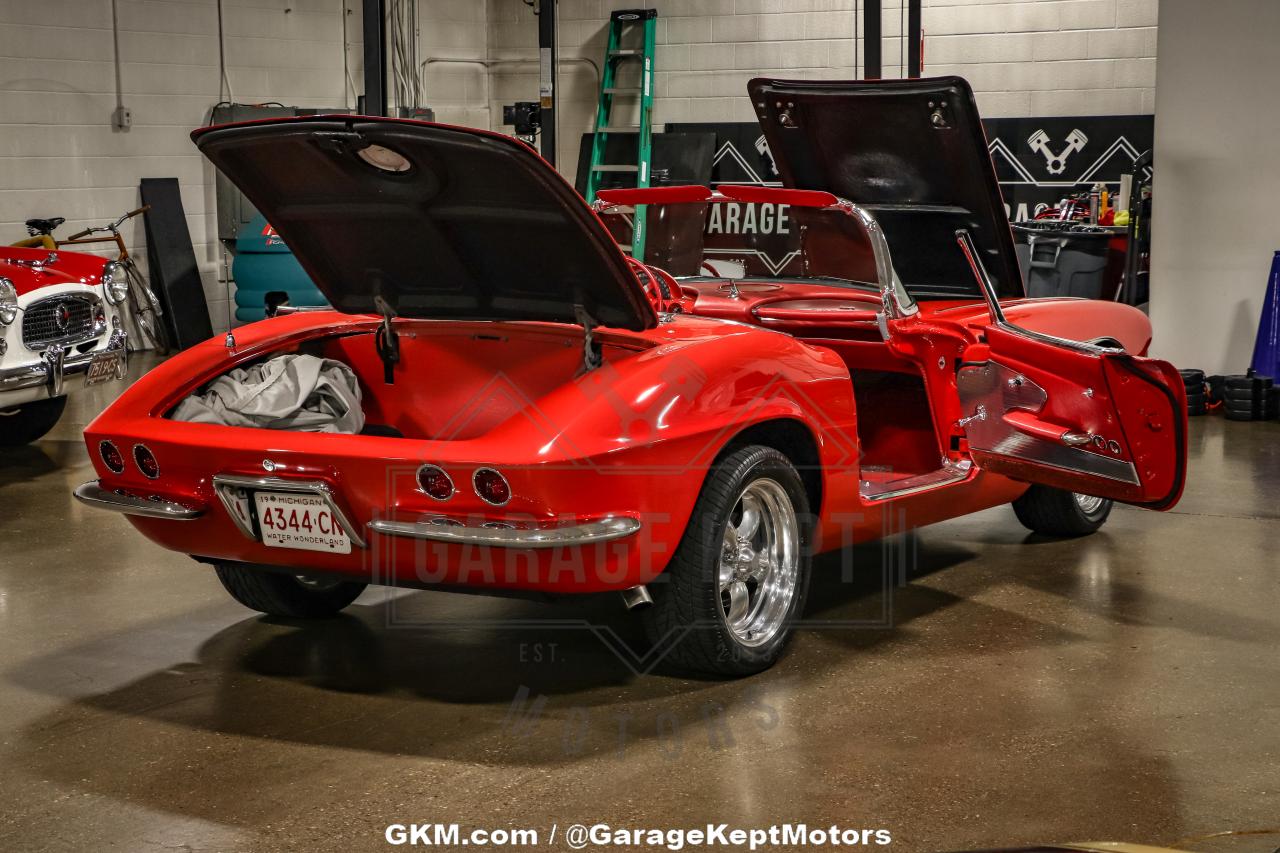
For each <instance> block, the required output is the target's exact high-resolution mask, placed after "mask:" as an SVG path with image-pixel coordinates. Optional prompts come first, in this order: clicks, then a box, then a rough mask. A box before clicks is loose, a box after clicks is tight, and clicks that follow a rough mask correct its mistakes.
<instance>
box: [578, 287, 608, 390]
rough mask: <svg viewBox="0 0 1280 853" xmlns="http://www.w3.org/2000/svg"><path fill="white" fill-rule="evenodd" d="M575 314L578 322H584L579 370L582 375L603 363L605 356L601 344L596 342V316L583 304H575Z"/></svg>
mask: <svg viewBox="0 0 1280 853" xmlns="http://www.w3.org/2000/svg"><path fill="white" fill-rule="evenodd" d="M573 313H574V316H576V317H577V318H578V322H579V323H580V324H582V370H580V371H579V372H578V375H579V376H581V375H582V374H583V373H590V372H591V371H593V370H595V369H596V368H597V367H599V366H600V365H601V364H603V363H604V357H603V356H602V355H601V352H600V345H599V344H598V343H596V340H595V332H594V331H593V330H594V329H595V327H596V321H595V318H594V317H592V316H591V315H590V314H589V313H587V309H586V308H583V307H582V306H581V305H575V306H573Z"/></svg>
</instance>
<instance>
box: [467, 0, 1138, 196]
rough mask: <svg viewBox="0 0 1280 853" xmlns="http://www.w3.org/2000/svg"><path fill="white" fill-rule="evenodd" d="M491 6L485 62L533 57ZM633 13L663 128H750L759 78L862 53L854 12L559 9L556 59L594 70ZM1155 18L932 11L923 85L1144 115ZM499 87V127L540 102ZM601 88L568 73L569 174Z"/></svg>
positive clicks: (614, 1)
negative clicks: (505, 116) (640, 16)
mask: <svg viewBox="0 0 1280 853" xmlns="http://www.w3.org/2000/svg"><path fill="white" fill-rule="evenodd" d="M486 2H487V4H488V18H489V22H490V26H489V30H488V55H489V57H490V58H494V57H500V56H501V57H514V56H525V57H533V56H534V52H535V48H536V43H537V42H536V35H537V29H536V28H537V23H536V19H535V17H534V15H533V13H532V11H531V10H530V9H529V7H528V6H526V5H525V3H524V2H523V0H486ZM902 3H903V0H885V2H884V6H885V9H884V14H883V31H884V35H885V41H884V43H883V57H884V58H883V62H884V74H885V76H886V77H898V76H901V74H900V63H901V55H902V50H901V42H900V38H899V37H900V34H901V32H902V30H903V26H902V21H903V10H902ZM859 5H861V4H859ZM637 6H647V7H655V6H656V8H658V9H659V15H660V17H659V20H658V44H659V47H658V52H657V57H656V65H657V69H658V74H657V81H656V92H657V95H658V97H657V99H656V103H655V110H654V112H655V119H656V121H658V122H659V123H663V122H684V121H751V120H752V119H753V115H752V111H751V108H750V105H749V104H748V102H747V98H746V95H745V90H746V81H747V80H748V79H749V78H751V77H752V76H756V75H776V76H782V77H799V78H831V79H839V78H846V79H847V78H851V77H853V76H854V57H855V51H856V55H857V57H858V59H857V61H858V63H859V65H861V62H862V51H863V43H862V41H861V39H858V40H857V41H856V42H855V38H854V36H855V29H854V28H855V20H856V16H855V14H854V0H681V2H665V3H663V2H658V3H655V2H654V0H561V3H560V20H561V25H560V26H561V30H560V49H561V56H562V57H585V58H589V59H592V60H594V61H596V62H599V61H600V59H601V56H602V54H603V51H604V38H605V28H606V22H607V19H608V13H609V11H610V10H612V9H615V8H634V7H637ZM1156 18H1157V0H1003V2H995V0H924V12H923V23H924V29H925V52H924V57H925V73H926V74H930V75H936V74H959V75H961V76H963V77H966V78H968V79H969V80H970V82H971V83H972V84H973V85H974V88H975V90H976V91H977V93H978V101H979V105H980V107H981V108H982V111H983V113H984V115H989V116H1031V115H1037V116H1039V115H1091V114H1098V115H1108V114H1129V113H1149V112H1151V111H1152V108H1153V104H1154V95H1155V53H1156V39H1155V33H1156V29H1155V28H1156ZM500 78H501V79H500V83H496V84H495V85H494V86H493V87H492V88H491V90H490V102H489V106H490V117H491V119H492V120H493V122H494V124H493V126H494V127H499V128H500V125H498V124H497V122H500V121H501V105H502V104H503V103H507V102H510V101H511V100H515V99H522V100H529V99H533V98H535V97H536V96H537V89H538V80H537V71H536V68H535V67H533V66H527V67H523V68H507V69H505V70H504V71H503V72H502V73H501V75H500ZM593 84H594V80H593V79H592V75H591V74H588V73H586V72H585V71H584V70H583V69H582V68H580V67H575V68H574V69H573V70H567V71H564V72H562V75H561V92H560V99H559V101H558V104H559V106H560V107H561V116H560V144H559V149H560V150H559V152H558V154H559V160H560V163H561V169H562V171H563V172H564V173H565V174H567V175H572V174H573V173H574V169H575V167H576V159H577V151H578V138H579V135H580V134H581V133H583V132H586V131H589V130H591V127H592V122H593V120H594V107H595V94H596V93H595V91H594V85H593ZM500 129H504V130H507V131H510V128H500Z"/></svg>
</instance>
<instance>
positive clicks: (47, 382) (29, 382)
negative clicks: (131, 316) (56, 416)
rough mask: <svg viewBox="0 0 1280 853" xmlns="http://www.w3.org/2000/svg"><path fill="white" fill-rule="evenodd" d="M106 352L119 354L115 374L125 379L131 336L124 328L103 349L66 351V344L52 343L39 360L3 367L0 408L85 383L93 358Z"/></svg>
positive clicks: (53, 394)
mask: <svg viewBox="0 0 1280 853" xmlns="http://www.w3.org/2000/svg"><path fill="white" fill-rule="evenodd" d="M107 354H111V355H118V356H119V357H120V360H119V362H118V367H117V369H116V372H115V376H114V378H115V379H117V380H119V379H124V377H125V372H126V371H127V370H128V367H129V339H128V335H126V334H125V332H124V330H122V329H116V330H115V331H113V332H112V333H111V337H110V338H109V339H108V341H107V345H106V346H105V347H103V348H101V349H94V350H90V351H89V352H86V353H76V354H74V355H67V354H66V348H65V347H62V346H51V347H49V348H48V349H46V350H45V351H44V352H42V353H40V358H39V360H38V361H33V362H29V363H27V364H23V365H19V366H18V367H10V368H5V369H0V409H2V408H7V407H9V406H18V405H22V404H23V403H29V402H32V401H33V400H39V399H44V398H46V397H61V396H62V395H63V394H65V393H67V391H68V390H69V389H70V387H73V386H76V385H79V386H83V385H84V383H85V382H86V381H87V379H88V377H89V369H90V367H92V366H93V363H94V361H95V360H97V359H99V358H101V357H102V356H104V355H107Z"/></svg>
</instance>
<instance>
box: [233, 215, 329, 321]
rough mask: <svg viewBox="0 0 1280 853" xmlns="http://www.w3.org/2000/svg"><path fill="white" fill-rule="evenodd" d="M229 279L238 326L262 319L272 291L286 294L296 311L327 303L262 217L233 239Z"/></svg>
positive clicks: (256, 218) (258, 216)
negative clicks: (231, 282)
mask: <svg viewBox="0 0 1280 853" xmlns="http://www.w3.org/2000/svg"><path fill="white" fill-rule="evenodd" d="M231 276H232V278H234V279H235V282H236V319H237V320H239V321H240V322H242V323H249V322H252V321H254V320H261V319H263V318H264V317H266V316H267V310H266V300H267V294H268V293H272V292H274V291H283V292H284V293H286V294H288V297H289V304H290V305H292V306H294V307H296V308H305V307H309V306H314V305H328V304H329V303H328V302H327V301H326V300H325V298H324V296H323V295H322V294H321V293H320V291H319V290H318V289H317V288H316V286H315V285H314V284H312V283H311V279H310V278H309V277H308V276H307V274H306V273H305V272H303V269H302V265H301V264H299V263H298V260H297V259H296V258H295V257H294V256H293V253H292V252H290V251H289V247H288V246H286V245H285V244H284V241H283V240H281V239H280V237H279V236H278V235H277V234H276V232H275V229H274V228H272V227H271V226H270V225H268V224H267V220H266V217H264V216H263V215H262V214H258V215H257V216H255V217H254V218H253V219H252V220H250V221H249V224H248V225H246V226H244V228H242V229H240V233H239V234H238V235H237V236H236V257H235V260H234V261H232V263H231Z"/></svg>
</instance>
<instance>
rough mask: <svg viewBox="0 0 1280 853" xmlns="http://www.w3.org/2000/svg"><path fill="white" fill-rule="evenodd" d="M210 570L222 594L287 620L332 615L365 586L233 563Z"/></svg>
mask: <svg viewBox="0 0 1280 853" xmlns="http://www.w3.org/2000/svg"><path fill="white" fill-rule="evenodd" d="M213 568H214V571H215V572H216V573H217V575H218V580H220V581H221V582H222V586H223V587H224V588H225V589H226V591H227V592H229V593H231V597H232V598H234V599H235V600H236V601H238V602H240V603H241V604H243V605H244V606H245V607H248V608H249V609H250V610H257V611H259V612H261V613H266V614H268V615H270V616H287V617H289V618H290V619H323V618H325V617H327V616H336V615H337V614H338V613H339V611H341V610H342V609H343V608H344V607H346V606H347V605H348V604H350V603H351V602H353V601H355V600H356V597H357V596H359V595H360V593H362V592H364V588H365V587H366V586H367V584H363V583H357V582H355V581H343V580H329V579H315V578H308V577H304V576H301V575H288V574H282V573H279V572H273V571H268V570H266V569H259V568H255V567H253V566H241V565H236V564H234V563H218V564H217V565H215V566H214V567H213Z"/></svg>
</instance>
